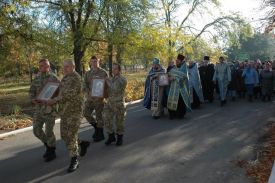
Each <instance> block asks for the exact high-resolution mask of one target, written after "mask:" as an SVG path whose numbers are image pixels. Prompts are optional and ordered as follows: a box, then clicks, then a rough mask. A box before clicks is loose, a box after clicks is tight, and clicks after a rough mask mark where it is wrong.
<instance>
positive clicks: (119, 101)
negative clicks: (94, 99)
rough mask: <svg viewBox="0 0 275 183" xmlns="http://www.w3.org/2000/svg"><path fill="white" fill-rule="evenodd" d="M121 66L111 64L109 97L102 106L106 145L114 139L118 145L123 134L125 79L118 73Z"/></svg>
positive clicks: (121, 140) (120, 143)
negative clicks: (111, 73) (106, 133)
mask: <svg viewBox="0 0 275 183" xmlns="http://www.w3.org/2000/svg"><path fill="white" fill-rule="evenodd" d="M120 72H121V68H120V65H119V64H113V74H114V77H112V78H110V79H109V80H108V82H107V83H108V87H109V98H108V99H107V103H106V104H105V106H104V112H103V119H104V121H105V125H106V128H107V132H108V134H109V138H108V140H107V141H106V142H105V144H106V145H110V144H111V143H112V142H115V141H116V145H117V146H120V145H122V143H123V134H124V122H125V116H126V107H125V98H124V94H125V88H126V85H127V80H126V79H125V78H124V77H123V76H121V75H120ZM114 117H115V120H116V121H115V123H116V134H117V139H116V137H115V134H114V128H113V119H114Z"/></svg>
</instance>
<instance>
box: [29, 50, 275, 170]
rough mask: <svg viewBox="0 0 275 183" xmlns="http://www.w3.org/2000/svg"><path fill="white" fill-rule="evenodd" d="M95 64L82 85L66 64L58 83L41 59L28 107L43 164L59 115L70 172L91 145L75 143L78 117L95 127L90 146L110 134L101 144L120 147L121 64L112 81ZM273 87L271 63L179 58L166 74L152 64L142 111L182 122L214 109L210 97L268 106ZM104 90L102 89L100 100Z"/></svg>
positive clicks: (51, 151)
mask: <svg viewBox="0 0 275 183" xmlns="http://www.w3.org/2000/svg"><path fill="white" fill-rule="evenodd" d="M99 61H100V60H99V59H98V58H97V57H96V56H92V57H91V59H90V67H91V69H90V70H89V71H88V72H86V73H85V75H84V81H83V80H82V78H81V76H80V75H79V74H78V73H77V72H76V71H75V63H74V61H73V60H71V59H67V60H65V61H64V64H63V71H64V77H63V78H62V79H61V81H60V80H59V78H58V77H57V76H56V75H55V74H54V73H53V72H51V71H50V62H49V61H48V60H47V59H41V60H40V61H39V73H38V75H37V76H36V77H35V79H34V80H33V82H32V83H31V87H30V90H29V97H30V101H31V102H32V104H33V105H34V115H33V133H34V135H35V136H36V137H37V138H38V139H39V140H40V141H41V142H42V143H43V144H44V145H45V147H46V152H45V153H44V154H43V158H44V160H45V162H49V161H52V160H54V159H55V158H56V152H55V151H56V138H55V134H54V132H53V129H54V125H55V119H56V116H57V114H58V115H59V116H60V119H61V120H60V133H61V138H62V139H63V140H64V142H65V144H66V147H67V149H68V151H69V154H70V158H71V162H70V165H69V168H68V170H67V171H68V172H73V171H75V170H76V169H77V168H78V167H79V162H78V158H79V156H84V155H85V154H86V152H87V148H88V147H89V145H90V142H89V141H84V140H81V139H80V138H79V137H78V130H79V127H80V124H81V120H82V115H84V117H85V118H86V120H87V121H88V122H89V123H90V124H91V125H92V126H93V127H94V133H93V135H92V138H93V141H94V142H100V141H103V140H104V139H105V136H104V129H105V130H106V132H107V134H108V138H107V140H106V141H105V144H106V145H107V146H109V145H111V144H113V143H115V144H116V145H117V146H121V145H122V144H123V134H124V132H125V125H124V123H125V116H126V107H125V89H126V85H127V80H126V78H125V77H123V76H122V75H121V67H120V65H119V64H116V63H114V64H113V65H112V73H113V76H108V73H107V72H106V70H104V69H103V68H101V67H100V64H99ZM99 80H101V81H102V82H103V83H104V87H103V83H96V81H99ZM49 82H54V83H59V87H58V92H57V93H56V94H57V95H53V96H52V97H50V98H49V99H47V100H40V99H39V96H40V94H41V93H42V91H43V89H44V88H45V87H46V86H47V83H49ZM94 82H95V84H94ZM274 83H275V74H274V72H273V70H272V63H271V62H265V63H261V62H259V61H256V62H252V61H245V62H235V63H228V62H226V61H225V59H224V58H223V57H220V58H219V62H218V63H217V64H216V65H215V66H214V64H212V63H211V62H210V58H209V56H205V57H204V60H203V61H202V62H201V63H200V64H199V63H196V62H193V61H189V62H186V59H185V56H183V55H181V54H179V55H178V57H177V59H176V61H175V63H174V62H170V63H169V65H168V68H167V69H166V70H165V69H164V68H163V67H162V66H161V64H160V60H159V59H158V58H154V59H153V63H152V68H151V70H150V71H149V73H148V75H147V78H146V82H145V92H144V101H143V105H144V107H146V108H148V109H150V110H151V111H152V116H153V118H155V119H157V118H159V117H160V116H162V115H163V114H164V109H165V108H167V109H168V112H169V118H170V119H175V118H179V119H182V118H183V117H184V116H185V114H186V112H188V111H192V110H194V109H197V108H199V107H200V105H201V104H202V103H204V102H206V101H208V102H209V103H212V102H213V100H214V91H216V93H217V94H218V95H219V100H220V104H221V106H224V105H225V104H226V102H227V98H228V97H231V99H232V100H233V101H234V100H236V98H237V97H239V98H244V97H245V96H247V97H248V100H249V101H252V100H253V98H259V97H261V99H262V100H263V101H266V100H267V101H271V97H272V92H273V88H274ZM94 86H96V87H97V86H99V88H96V95H94V94H93V93H94V92H93V91H94V88H93V87H94ZM105 86H106V87H105ZM102 87H103V88H104V89H103V90H102V95H101V96H99V95H98V94H99V93H100V90H101V89H102ZM94 114H95V115H94ZM113 123H115V128H114V124H113ZM43 126H45V129H43Z"/></svg>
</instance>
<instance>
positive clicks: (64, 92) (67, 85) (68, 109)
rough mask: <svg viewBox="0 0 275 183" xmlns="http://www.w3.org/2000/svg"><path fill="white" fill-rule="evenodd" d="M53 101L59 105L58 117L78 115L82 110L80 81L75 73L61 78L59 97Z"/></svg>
mask: <svg viewBox="0 0 275 183" xmlns="http://www.w3.org/2000/svg"><path fill="white" fill-rule="evenodd" d="M54 100H56V101H57V102H58V104H59V113H60V115H64V114H66V115H72V116H73V115H79V114H82V110H83V101H84V97H83V92H82V80H81V77H80V75H79V74H78V73H77V72H73V73H72V74H69V75H66V76H64V77H63V78H62V80H61V83H60V86H59V95H58V97H56V98H55V99H54Z"/></svg>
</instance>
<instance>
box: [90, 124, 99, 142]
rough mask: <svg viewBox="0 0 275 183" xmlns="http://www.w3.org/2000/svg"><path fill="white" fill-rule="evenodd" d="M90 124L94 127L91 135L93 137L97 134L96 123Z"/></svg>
mask: <svg viewBox="0 0 275 183" xmlns="http://www.w3.org/2000/svg"><path fill="white" fill-rule="evenodd" d="M91 125H92V126H93V127H94V129H95V131H94V134H93V136H92V138H93V139H94V138H95V137H96V136H97V133H98V130H97V126H96V123H94V124H91Z"/></svg>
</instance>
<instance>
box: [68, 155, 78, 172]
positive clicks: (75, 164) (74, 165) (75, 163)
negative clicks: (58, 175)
mask: <svg viewBox="0 0 275 183" xmlns="http://www.w3.org/2000/svg"><path fill="white" fill-rule="evenodd" d="M78 167H79V163H78V160H77V156H76V157H72V159H71V164H70V166H69V168H68V170H67V171H68V173H71V172H74V171H76V169H77V168H78Z"/></svg>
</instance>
